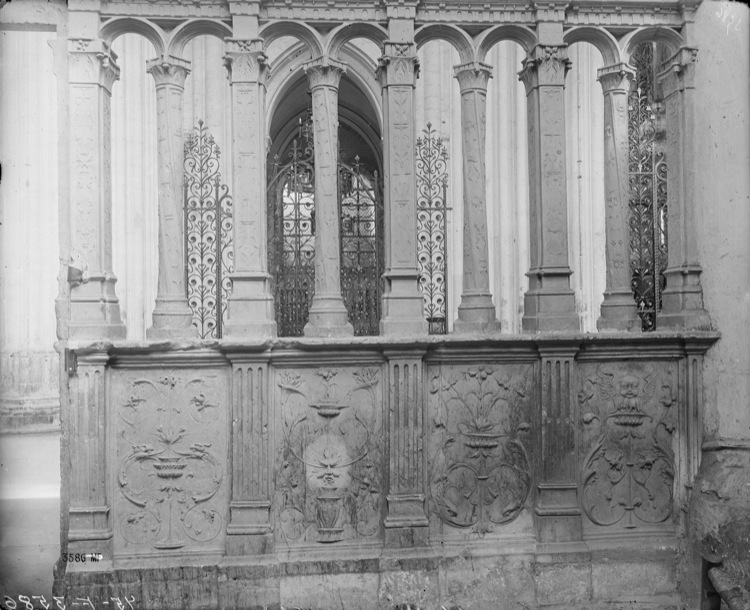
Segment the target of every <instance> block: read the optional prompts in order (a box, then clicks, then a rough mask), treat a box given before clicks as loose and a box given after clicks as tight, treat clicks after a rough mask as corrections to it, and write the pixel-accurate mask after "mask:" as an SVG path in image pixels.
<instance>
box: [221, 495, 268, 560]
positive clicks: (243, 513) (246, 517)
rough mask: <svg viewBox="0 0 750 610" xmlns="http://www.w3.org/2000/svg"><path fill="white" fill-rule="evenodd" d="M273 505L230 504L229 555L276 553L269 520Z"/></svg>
mask: <svg viewBox="0 0 750 610" xmlns="http://www.w3.org/2000/svg"><path fill="white" fill-rule="evenodd" d="M270 509H271V504H270V503H269V502H266V501H257V502H254V501H235V502H231V503H230V504H229V513H230V522H229V524H228V525H227V542H226V548H227V555H231V556H240V555H241V556H247V555H251V556H252V555H267V554H269V553H273V551H274V541H273V531H272V527H271V523H270V520H269V511H270Z"/></svg>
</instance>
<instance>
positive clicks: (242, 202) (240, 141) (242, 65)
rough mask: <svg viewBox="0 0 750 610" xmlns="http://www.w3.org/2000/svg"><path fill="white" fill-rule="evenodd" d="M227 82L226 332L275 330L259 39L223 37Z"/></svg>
mask: <svg viewBox="0 0 750 610" xmlns="http://www.w3.org/2000/svg"><path fill="white" fill-rule="evenodd" d="M224 62H225V64H226V66H227V70H228V71H229V81H230V83H231V87H232V162H233V166H232V167H233V170H234V172H233V187H234V192H233V197H234V239H233V243H234V272H233V273H232V275H231V278H232V294H231V296H230V297H229V302H228V305H229V320H228V322H227V325H226V328H225V330H226V335H227V336H244V337H247V336H255V337H258V336H260V337H270V336H275V335H276V322H275V320H274V308H273V296H271V293H270V286H269V280H270V276H269V274H268V257H267V251H266V247H265V246H266V154H265V153H266V146H265V135H266V125H265V116H266V78H267V75H268V67H267V65H266V56H265V54H264V53H263V41H261V40H258V39H256V40H233V39H227V40H226V55H224Z"/></svg>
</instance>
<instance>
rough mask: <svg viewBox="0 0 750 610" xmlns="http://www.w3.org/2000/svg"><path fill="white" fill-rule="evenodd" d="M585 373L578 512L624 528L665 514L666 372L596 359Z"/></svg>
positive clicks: (669, 401)
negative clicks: (596, 363) (583, 450)
mask: <svg viewBox="0 0 750 610" xmlns="http://www.w3.org/2000/svg"><path fill="white" fill-rule="evenodd" d="M583 379H584V381H583V382H582V385H581V390H580V393H579V402H580V404H581V413H582V414H583V422H584V426H585V433H584V434H585V446H586V448H588V449H589V451H588V454H587V456H586V458H585V460H584V463H583V473H582V478H583V489H582V494H583V510H584V512H585V513H586V515H587V516H588V518H589V519H590V520H591V521H592V522H593V523H595V524H596V525H599V526H613V525H615V524H620V525H621V526H622V527H624V528H625V529H635V528H637V527H639V526H643V525H644V524H652V525H653V524H658V523H663V522H665V521H667V520H668V519H669V517H670V516H671V515H672V505H673V483H674V477H675V467H674V454H673V451H672V446H671V445H672V432H673V430H674V424H673V423H672V422H673V416H672V411H673V409H672V405H673V403H674V399H673V393H672V387H673V382H672V379H671V375H670V374H669V372H668V371H659V370H657V368H656V367H655V366H654V365H653V364H647V365H635V364H629V365H626V366H615V365H608V364H602V365H599V366H597V368H596V371H595V373H594V374H593V375H591V376H589V377H588V378H585V377H583Z"/></svg>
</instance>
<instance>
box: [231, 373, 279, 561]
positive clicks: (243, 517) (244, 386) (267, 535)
mask: <svg viewBox="0 0 750 610" xmlns="http://www.w3.org/2000/svg"><path fill="white" fill-rule="evenodd" d="M232 360H233V362H232V436H231V447H232V449H231V455H232V497H231V499H230V501H229V525H228V526H227V554H229V555H260V554H264V553H269V552H272V551H273V534H272V533H271V532H272V527H271V518H270V510H271V499H270V492H269V481H270V476H269V464H268V456H269V442H270V441H269V436H268V430H269V420H268V417H269V415H268V402H269V401H268V363H267V362H266V361H265V360H263V361H247V360H244V359H238V360H234V359H232Z"/></svg>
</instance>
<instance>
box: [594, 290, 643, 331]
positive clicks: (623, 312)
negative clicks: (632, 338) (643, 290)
mask: <svg viewBox="0 0 750 610" xmlns="http://www.w3.org/2000/svg"><path fill="white" fill-rule="evenodd" d="M596 328H597V329H598V330H604V331H606V330H614V331H618V330H619V331H623V330H624V331H640V330H641V319H640V318H639V317H638V311H637V310H636V304H635V300H634V299H633V294H632V293H631V292H629V291H628V292H614V291H612V292H605V293H604V301H603V302H602V306H601V315H600V316H599V319H598V320H597V321H596Z"/></svg>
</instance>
